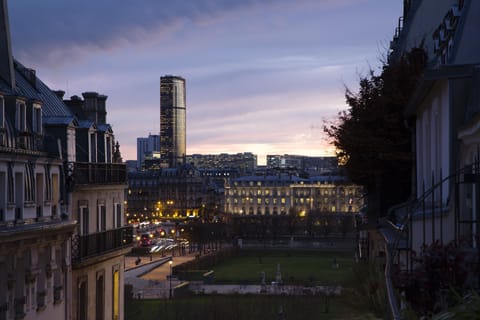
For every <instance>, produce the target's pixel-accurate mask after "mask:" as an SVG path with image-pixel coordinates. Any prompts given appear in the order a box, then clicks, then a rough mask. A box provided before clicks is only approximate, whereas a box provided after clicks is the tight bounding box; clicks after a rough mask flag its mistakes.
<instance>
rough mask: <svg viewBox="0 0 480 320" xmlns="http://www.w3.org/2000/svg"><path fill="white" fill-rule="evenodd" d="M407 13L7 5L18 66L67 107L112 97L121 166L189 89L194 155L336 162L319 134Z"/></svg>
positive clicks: (367, 8) (353, 4)
mask: <svg viewBox="0 0 480 320" xmlns="http://www.w3.org/2000/svg"><path fill="white" fill-rule="evenodd" d="M402 3H403V2H402V1H388V2H384V1H382V2H378V1H373V0H371V1H367V0H343V1H313V0H303V1H296V2H295V3H291V2H290V1H283V0H282V1H262V2H260V1H245V2H241V3H240V2H231V1H225V0H218V1H195V2H193V1H191V2H182V3H181V4H179V3H172V2H163V1H147V0H145V1H143V2H142V5H138V4H135V3H124V4H123V5H122V6H118V5H115V4H116V2H115V1H113V0H102V1H97V2H95V3H94V4H93V3H92V2H84V3H68V4H66V3H64V2H63V1H59V0H49V1H42V2H41V3H40V2H36V1H9V3H8V7H9V11H10V24H11V26H12V27H11V29H12V41H13V54H14V56H15V57H16V58H17V59H18V60H20V61H21V62H22V63H24V64H25V65H26V66H27V67H29V68H33V69H35V70H36V71H37V73H38V74H39V76H40V77H42V79H44V81H46V83H47V84H48V85H49V86H50V87H51V88H52V89H60V90H65V91H66V95H65V97H66V98H69V97H70V96H72V95H79V94H81V93H82V92H85V91H97V92H102V94H105V95H107V96H108V100H107V104H108V106H107V107H108V110H109V113H108V114H107V121H108V122H109V123H111V124H112V126H113V127H114V130H115V132H116V138H117V140H118V142H119V143H120V146H121V152H122V157H123V159H124V160H133V159H135V158H136V138H137V137H142V136H146V135H147V134H148V133H149V132H153V133H157V132H159V131H160V125H159V121H158V119H159V113H160V103H159V101H160V97H159V92H158V81H159V78H160V76H162V75H164V74H175V75H179V76H181V77H183V78H185V79H186V82H187V105H188V108H187V109H188V110H187V154H194V153H202V154H218V153H237V152H252V153H254V154H257V155H258V161H259V163H260V164H262V163H264V162H265V158H264V157H265V155H266V154H303V155H310V156H321V155H332V148H331V146H330V145H328V144H327V142H326V141H324V140H325V138H326V137H325V135H324V133H323V130H322V127H323V123H324V121H325V120H331V119H334V118H335V116H336V114H337V113H338V112H339V111H342V110H345V109H346V108H347V106H346V104H345V101H344V100H345V99H344V91H345V86H347V87H349V88H352V89H355V88H356V83H357V82H358V78H359V76H361V75H365V74H366V73H367V72H368V70H369V68H372V69H374V70H378V67H379V66H380V62H379V61H380V60H381V59H382V57H384V55H385V54H386V52H387V48H388V44H389V41H390V40H391V39H392V37H393V34H394V31H395V27H396V26H397V21H398V17H399V16H400V15H401V14H402V11H401V6H402Z"/></svg>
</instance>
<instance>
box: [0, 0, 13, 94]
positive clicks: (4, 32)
mask: <svg viewBox="0 0 480 320" xmlns="http://www.w3.org/2000/svg"><path fill="white" fill-rule="evenodd" d="M0 78H2V79H3V80H5V81H6V82H7V84H8V86H9V87H10V88H11V89H14V88H15V72H14V70H13V57H12V46H11V41H10V26H9V22H8V8H7V0H0Z"/></svg>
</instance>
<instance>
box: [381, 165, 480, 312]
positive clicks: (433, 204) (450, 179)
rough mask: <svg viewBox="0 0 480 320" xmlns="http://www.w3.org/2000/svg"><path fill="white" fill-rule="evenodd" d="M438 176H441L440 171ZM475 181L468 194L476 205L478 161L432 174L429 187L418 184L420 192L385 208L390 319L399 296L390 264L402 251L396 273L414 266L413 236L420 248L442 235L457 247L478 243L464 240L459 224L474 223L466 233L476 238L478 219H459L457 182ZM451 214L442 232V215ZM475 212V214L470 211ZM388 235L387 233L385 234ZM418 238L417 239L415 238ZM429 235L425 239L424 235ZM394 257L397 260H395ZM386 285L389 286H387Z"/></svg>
mask: <svg viewBox="0 0 480 320" xmlns="http://www.w3.org/2000/svg"><path fill="white" fill-rule="evenodd" d="M440 177H442V174H441V170H440ZM468 184H475V185H476V186H477V187H476V194H472V197H475V198H476V200H475V203H476V204H477V206H478V205H479V204H480V163H479V162H478V161H476V162H475V163H474V164H471V165H468V166H465V167H463V168H460V169H458V170H457V171H456V172H455V173H453V174H451V175H449V176H447V177H445V178H440V179H439V181H437V182H435V176H434V173H432V178H431V182H430V186H429V188H428V189H426V188H425V183H423V185H422V194H421V195H420V196H419V197H418V198H416V199H414V200H412V201H408V202H406V203H403V204H400V205H397V206H395V207H392V208H391V209H390V210H389V213H388V215H387V217H386V218H385V219H384V220H383V221H382V222H383V223H382V225H383V227H384V228H385V229H387V230H389V231H384V236H385V237H386V238H390V239H389V240H387V242H389V243H387V244H386V249H387V251H388V252H387V256H388V259H387V261H386V271H385V277H386V281H387V289H388V291H389V292H387V294H388V297H389V300H390V301H389V302H390V308H391V311H392V318H394V319H400V316H399V307H398V305H399V299H398V297H399V295H398V294H397V293H396V292H394V291H395V288H394V287H393V286H392V285H391V278H392V276H393V274H392V269H393V268H392V266H394V265H396V266H397V267H399V268H400V267H401V263H400V254H401V252H402V251H403V252H404V253H405V254H404V256H403V261H402V262H403V265H404V266H405V268H404V269H403V270H402V269H401V268H400V269H398V268H397V269H396V272H398V271H401V272H407V273H409V272H411V271H412V270H413V268H414V262H413V261H414V259H413V256H414V255H415V252H414V250H413V243H414V236H415V237H417V238H416V239H421V243H422V247H424V246H426V245H428V244H431V243H433V242H435V241H439V242H440V243H441V244H443V243H444V240H445V239H446V238H449V239H452V240H453V241H454V243H455V244H456V245H457V246H458V247H459V248H460V249H465V248H467V247H468V248H472V247H475V246H478V244H476V245H475V244H474V243H472V242H471V241H465V239H464V237H465V236H466V235H465V234H463V232H462V228H461V226H462V225H465V224H470V225H473V224H476V225H477V228H476V234H471V235H468V237H470V238H472V239H473V238H475V237H476V238H477V239H478V238H479V236H480V228H478V225H479V223H480V221H478V220H476V219H471V220H466V219H464V218H462V214H461V211H462V209H461V208H460V199H463V197H464V196H465V194H464V192H465V190H462V189H461V188H460V186H461V185H468ZM445 187H447V188H449V189H448V191H449V192H447V193H448V195H447V196H446V198H444V195H443V190H444V188H445ZM446 212H448V214H450V215H452V214H453V220H454V226H453V234H445V233H444V232H445V231H444V230H446V229H447V228H446V226H445V223H448V222H447V221H446V219H445V214H446ZM474 214H476V213H474ZM414 223H419V224H420V225H421V228H420V230H421V231H420V234H418V233H417V234H415V235H414V234H413V224H414ZM388 233H389V234H390V236H388V235H386V234H388ZM418 237H420V238H418ZM427 237H429V238H427ZM395 259H397V261H396V262H395ZM388 284H390V286H389V285H388Z"/></svg>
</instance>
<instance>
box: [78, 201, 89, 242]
mask: <svg viewBox="0 0 480 320" xmlns="http://www.w3.org/2000/svg"><path fill="white" fill-rule="evenodd" d="M78 220H79V221H80V235H86V234H88V223H89V217H88V207H87V206H86V205H81V206H80V207H79V208H78Z"/></svg>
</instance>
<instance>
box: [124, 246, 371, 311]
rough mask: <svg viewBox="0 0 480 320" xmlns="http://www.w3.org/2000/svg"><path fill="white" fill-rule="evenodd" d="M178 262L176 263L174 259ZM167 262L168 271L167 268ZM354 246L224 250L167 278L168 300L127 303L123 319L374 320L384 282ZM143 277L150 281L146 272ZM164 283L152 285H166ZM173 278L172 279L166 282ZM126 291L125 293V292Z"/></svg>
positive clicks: (131, 300) (175, 270)
mask: <svg viewBox="0 0 480 320" xmlns="http://www.w3.org/2000/svg"><path fill="white" fill-rule="evenodd" d="M173 261H175V258H174V260H173ZM166 265H168V263H166V264H165V266H164V267H166ZM370 268H371V266H370V265H369V264H367V263H366V262H363V261H360V262H359V261H356V259H355V256H354V250H353V247H351V248H350V249H346V248H341V249H339V248H335V247H333V248H328V247H317V248H289V247H280V248H275V247H260V248H259V247H245V248H241V249H240V248H238V247H226V248H223V249H222V250H218V251H215V252H212V253H211V254H208V255H204V256H202V257H198V256H197V257H195V258H194V259H191V260H189V261H186V262H185V263H182V264H181V265H176V266H175V267H174V268H173V269H172V270H171V272H172V273H173V276H174V277H175V278H174V279H175V280H176V282H175V288H174V290H173V292H174V294H173V295H172V296H171V298H170V299H159V298H150V299H146V298H144V299H136V298H135V297H134V296H133V295H131V296H130V297H129V296H126V299H125V301H126V306H125V312H126V313H125V315H126V319H159V318H161V319H239V320H241V319H306V320H308V319H375V316H374V315H373V314H374V313H373V311H372V308H374V307H375V306H373V305H372V303H375V302H372V301H368V300H371V297H368V292H367V291H368V290H372V288H374V289H375V292H374V293H375V294H378V292H377V291H379V290H377V289H378V288H379V287H381V282H380V281H377V279H369V278H370V277H372V274H376V273H372V272H371V269H370ZM143 277H145V278H147V279H150V281H152V278H151V276H150V277H149V274H148V273H146V274H145V275H143ZM167 278H168V276H167V277H166V278H165V279H156V281H159V282H162V281H164V282H165V285H167V284H168V281H167ZM171 279H172V278H170V280H171ZM126 292H128V290H126Z"/></svg>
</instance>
